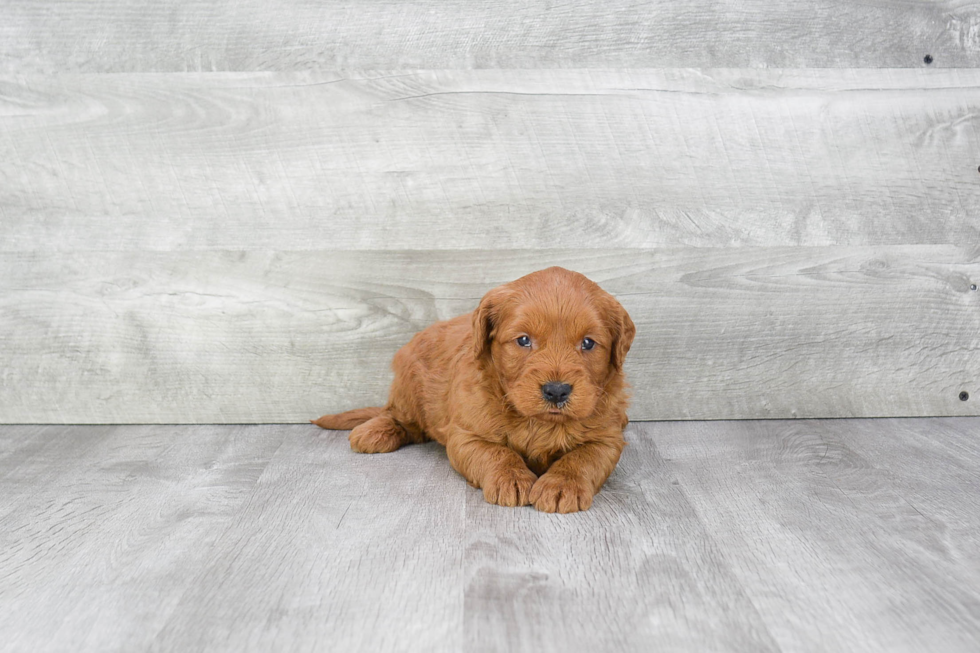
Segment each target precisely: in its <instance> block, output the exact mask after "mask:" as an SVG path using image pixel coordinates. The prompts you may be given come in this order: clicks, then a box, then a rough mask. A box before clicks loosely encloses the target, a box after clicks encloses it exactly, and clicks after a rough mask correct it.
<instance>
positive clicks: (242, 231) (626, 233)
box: [0, 70, 980, 251]
mask: <svg viewBox="0 0 980 653" xmlns="http://www.w3.org/2000/svg"><path fill="white" fill-rule="evenodd" d="M977 106H980V71H978V70H945V71H940V70H933V71H920V70H845V71H841V70H803V71H780V70H776V71H770V70H766V71H752V70H624V71H589V70H508V71H447V70H441V71H421V72H411V71H406V72H400V73H370V74H364V73H361V74H356V73H355V74H348V73H344V74H343V75H341V74H337V73H332V72H325V73H293V74H285V73H283V74H208V75H201V74H172V75H59V76H55V77H51V76H37V75H32V76H17V77H8V78H6V79H5V80H3V81H0V250H6V251H25V250H74V249H125V250H129V249H134V250H145V249H156V250H172V249H181V250H186V249H195V250H196V249H247V250H252V249H255V250H268V249H273V250H280V249H282V250H310V249H324V248H327V249H338V250H339V249H344V250H362V249H391V250H401V249H426V250H429V249H508V248H510V249H541V248H550V249H553V248H573V249H578V248H585V247H588V248H593V247H655V246H656V247H660V246H677V245H692V246H698V247H704V246H726V247H727V246H744V245H759V246H773V245H897V244H927V243H928V244H947V243H948V244H956V245H966V246H970V245H973V244H975V243H977V242H980V221H978V219H977V215H978V212H980V176H978V174H977V166H978V165H980V156H978V154H977V153H978V152H980V130H978V128H977V124H978V116H980V113H978V112H977V110H976V107H977Z"/></svg>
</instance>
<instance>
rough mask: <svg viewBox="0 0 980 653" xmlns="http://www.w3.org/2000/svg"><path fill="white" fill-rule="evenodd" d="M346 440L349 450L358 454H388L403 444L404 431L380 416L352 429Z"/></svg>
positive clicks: (388, 419)
mask: <svg viewBox="0 0 980 653" xmlns="http://www.w3.org/2000/svg"><path fill="white" fill-rule="evenodd" d="M348 440H350V448H351V449H353V450H354V451H356V452H358V453H388V452H390V451H394V450H395V449H398V448H399V447H401V446H402V445H403V444H405V430H404V429H403V428H402V427H401V426H399V425H398V424H396V423H395V421H394V420H393V419H391V418H390V417H388V416H386V415H382V416H379V417H375V418H373V419H370V420H368V421H366V422H364V423H363V424H361V425H360V426H356V427H354V430H353V431H351V432H350V436H349V437H348Z"/></svg>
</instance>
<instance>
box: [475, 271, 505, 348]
mask: <svg viewBox="0 0 980 653" xmlns="http://www.w3.org/2000/svg"><path fill="white" fill-rule="evenodd" d="M506 296H507V292H506V290H504V289H503V288H494V289H493V290H491V291H490V292H488V293H487V294H486V295H484V296H483V299H481V300H480V305H479V306H477V308H476V310H475V311H473V355H474V356H475V357H476V359H477V360H481V359H484V358H486V357H489V356H490V343H491V342H493V336H494V333H495V332H496V329H497V325H498V323H499V319H500V307H501V304H502V303H503V301H504V299H505V298H506Z"/></svg>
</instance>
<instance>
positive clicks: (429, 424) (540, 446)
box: [313, 267, 636, 512]
mask: <svg viewBox="0 0 980 653" xmlns="http://www.w3.org/2000/svg"><path fill="white" fill-rule="evenodd" d="M635 333H636V328H635V327H634V326H633V321H632V320H630V317H629V315H628V314H627V313H626V311H625V310H624V309H623V307H622V306H621V305H620V304H619V302H617V301H616V300H615V299H614V298H613V297H612V295H610V294H609V293H607V292H605V291H604V290H602V289H601V288H599V286H597V285H596V284H595V283H593V282H591V281H589V280H588V279H586V278H585V277H584V276H582V275H581V274H578V273H577V272H570V271H568V270H565V269H562V268H558V267H553V268H548V269H547V270H541V271H539V272H534V273H532V274H529V275H527V276H525V277H521V278H520V279H518V280H517V281H514V282H512V283H508V284H506V285H503V286H500V287H499V288H494V289H493V290H491V291H490V292H488V293H487V294H486V296H485V297H484V298H483V299H482V300H481V301H480V306H479V307H478V308H477V309H476V311H474V312H473V313H469V314H467V315H461V316H460V317H457V318H454V319H452V320H448V321H446V322H437V323H436V324H433V325H432V326H430V327H428V328H427V329H425V330H424V331H421V332H420V333H418V334H416V335H415V337H414V338H412V340H411V342H409V343H408V344H407V345H405V346H404V347H402V348H401V349H400V350H399V351H398V353H397V354H395V360H394V362H393V363H392V367H393V368H394V371H395V380H394V382H393V383H392V386H391V392H390V396H389V397H388V404H387V405H386V406H385V407H384V408H361V409H358V410H351V411H348V412H346V413H340V414H338V415H324V416H323V417H321V418H320V419H318V420H315V421H314V422H313V423H314V424H316V425H318V426H321V427H323V428H325V429H349V428H354V430H353V431H352V432H351V434H350V443H351V448H352V449H354V450H355V451H360V452H363V453H381V452H386V451H394V450H395V449H398V448H399V447H401V446H402V445H404V444H408V443H411V442H424V441H426V440H430V439H431V440H436V441H438V442H440V443H442V444H443V445H445V447H446V452H447V453H448V455H449V461H450V463H452V466H453V467H454V468H455V469H456V471H458V472H459V473H460V474H462V475H463V476H464V477H465V478H466V480H467V481H469V483H470V485H472V486H474V487H477V488H482V489H483V496H484V498H485V499H486V500H487V501H489V502H490V503H496V504H499V505H501V506H524V505H527V504H529V503H532V504H534V507H535V508H537V509H538V510H543V511H545V512H555V511H558V512H575V511H577V510H586V509H588V508H589V506H591V505H592V497H593V495H594V494H595V493H596V492H598V491H599V488H600V487H602V484H603V483H604V482H605V481H606V478H607V477H608V476H609V474H610V472H612V470H613V468H614V467H615V466H616V463H617V462H618V461H619V455H620V453H621V452H622V450H623V447H624V446H625V445H626V443H625V442H624V440H623V427H625V426H626V422H627V417H626V407H627V404H628V394H627V391H626V389H627V386H626V380H625V377H624V375H623V359H624V358H625V357H626V353H627V352H628V351H629V349H630V345H631V344H632V342H633V335H634V334H635Z"/></svg>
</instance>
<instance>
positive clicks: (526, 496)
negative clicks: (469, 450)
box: [482, 467, 538, 508]
mask: <svg viewBox="0 0 980 653" xmlns="http://www.w3.org/2000/svg"><path fill="white" fill-rule="evenodd" d="M536 480H538V477H537V476H535V475H534V474H533V473H532V472H531V470H529V469H520V468H518V467H507V468H505V469H503V470H500V471H494V472H490V473H489V474H487V477H486V478H484V479H483V483H482V486H483V498H484V499H486V501H487V503H495V504H497V505H498V506H508V507H511V508H513V507H516V506H526V505H528V504H529V503H531V500H530V495H531V488H532V487H533V486H534V482H535V481H536Z"/></svg>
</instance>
